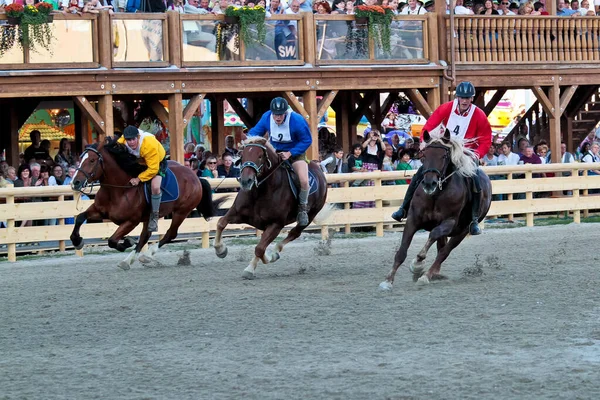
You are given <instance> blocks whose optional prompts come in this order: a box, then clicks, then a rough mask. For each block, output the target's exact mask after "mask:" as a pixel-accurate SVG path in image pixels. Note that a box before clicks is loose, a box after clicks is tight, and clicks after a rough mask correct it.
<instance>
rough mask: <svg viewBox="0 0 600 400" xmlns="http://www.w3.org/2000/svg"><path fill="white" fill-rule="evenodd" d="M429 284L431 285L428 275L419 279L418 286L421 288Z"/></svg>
mask: <svg viewBox="0 0 600 400" xmlns="http://www.w3.org/2000/svg"><path fill="white" fill-rule="evenodd" d="M428 284H429V278H428V277H427V275H423V276H422V277H420V278H419V279H417V285H419V286H423V285H428Z"/></svg>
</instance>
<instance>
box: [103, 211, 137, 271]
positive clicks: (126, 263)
mask: <svg viewBox="0 0 600 400" xmlns="http://www.w3.org/2000/svg"><path fill="white" fill-rule="evenodd" d="M136 226H137V223H133V222H130V221H127V222H124V223H122V224H121V225H119V227H118V228H117V230H116V231H115V233H113V234H112V236H111V237H110V238H108V247H110V248H112V249H115V250H117V251H120V252H124V251H125V250H127V249H128V248H129V247H130V243H129V242H128V241H126V242H125V243H119V242H120V241H121V239H123V238H124V237H125V235H127V234H128V233H129V232H131V231H132V230H133V228H135V227H136ZM138 245H139V243H138ZM134 255H135V250H133V251H132V252H131V253H130V254H129V255H128V256H127V257H126V258H125V260H123V261H121V262H120V263H119V264H117V266H118V267H119V268H121V269H122V270H128V269H129V268H130V267H131V264H133V262H134V261H135V259H134Z"/></svg>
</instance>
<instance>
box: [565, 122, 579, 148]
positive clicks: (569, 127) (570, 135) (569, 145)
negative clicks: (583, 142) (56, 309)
mask: <svg viewBox="0 0 600 400" xmlns="http://www.w3.org/2000/svg"><path fill="white" fill-rule="evenodd" d="M566 119H567V138H566V139H563V142H565V143H566V145H567V151H568V152H569V153H571V154H573V150H574V149H575V147H576V146H573V144H574V143H573V117H567V118H566Z"/></svg>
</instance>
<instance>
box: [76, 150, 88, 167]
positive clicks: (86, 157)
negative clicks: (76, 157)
mask: <svg viewBox="0 0 600 400" xmlns="http://www.w3.org/2000/svg"><path fill="white" fill-rule="evenodd" d="M87 159H88V153H87V152H86V153H85V154H84V155H83V157H82V158H81V161H80V162H79V166H78V168H80V169H81V167H82V166H83V163H84V162H85V160H87Z"/></svg>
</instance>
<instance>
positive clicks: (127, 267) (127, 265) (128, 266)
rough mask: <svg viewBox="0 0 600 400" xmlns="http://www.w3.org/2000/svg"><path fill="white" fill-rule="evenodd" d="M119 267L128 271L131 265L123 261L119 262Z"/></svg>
mask: <svg viewBox="0 0 600 400" xmlns="http://www.w3.org/2000/svg"><path fill="white" fill-rule="evenodd" d="M117 267H119V268H121V269H122V270H123V271H128V270H129V269H130V268H131V265H129V263H128V262H127V261H121V262H120V263H118V264H117Z"/></svg>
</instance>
